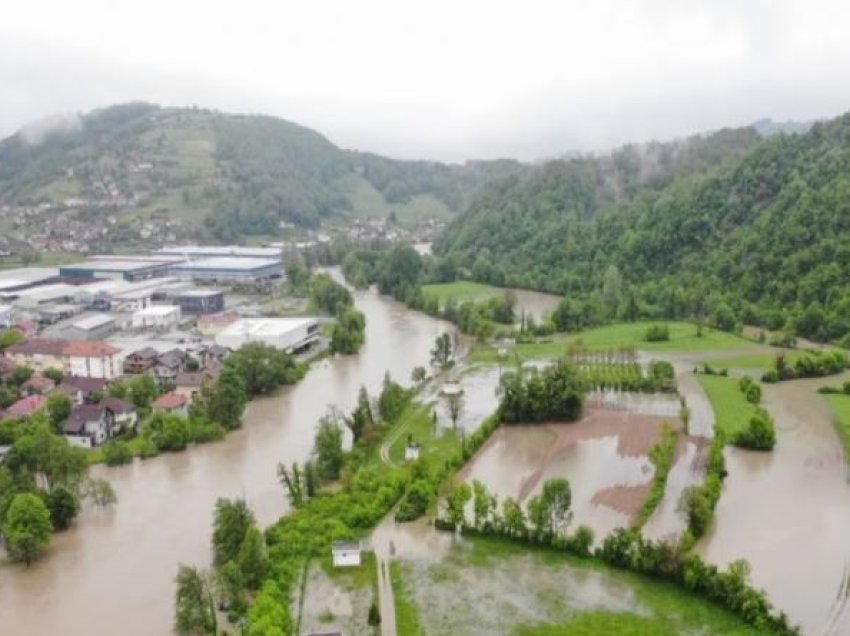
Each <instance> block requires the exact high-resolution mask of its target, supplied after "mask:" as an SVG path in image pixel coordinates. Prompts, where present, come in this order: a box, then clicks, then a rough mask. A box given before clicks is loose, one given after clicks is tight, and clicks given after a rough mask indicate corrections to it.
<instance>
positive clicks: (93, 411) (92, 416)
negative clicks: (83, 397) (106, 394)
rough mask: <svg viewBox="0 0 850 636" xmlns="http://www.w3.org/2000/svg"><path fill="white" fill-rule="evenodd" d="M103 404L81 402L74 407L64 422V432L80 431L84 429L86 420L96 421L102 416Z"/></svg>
mask: <svg viewBox="0 0 850 636" xmlns="http://www.w3.org/2000/svg"><path fill="white" fill-rule="evenodd" d="M103 410H104V406H103V405H102V404H81V405H80V406H77V407H74V410H72V411H71V414H70V415H69V416H68V421H67V422H65V432H66V433H81V432H82V431H83V430H85V427H86V423H87V422H96V421H97V420H99V419H100V418H101V417H103Z"/></svg>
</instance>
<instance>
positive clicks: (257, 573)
mask: <svg viewBox="0 0 850 636" xmlns="http://www.w3.org/2000/svg"><path fill="white" fill-rule="evenodd" d="M268 562H269V557H268V553H267V550H266V541H265V539H263V533H262V532H260V531H259V530H258V529H257V528H256V527H254V526H251V527H250V528H248V531H247V532H246V533H245V538H244V539H242V545H241V546H240V547H239V556H238V557H237V559H236V563H238V564H239V569H240V570H241V571H242V576H243V577H244V580H245V585H246V586H247V587H248V589H251V590H256V589H257V588H259V587H260V583H261V582H262V580H263V576H265V573H266V569H267V568H268Z"/></svg>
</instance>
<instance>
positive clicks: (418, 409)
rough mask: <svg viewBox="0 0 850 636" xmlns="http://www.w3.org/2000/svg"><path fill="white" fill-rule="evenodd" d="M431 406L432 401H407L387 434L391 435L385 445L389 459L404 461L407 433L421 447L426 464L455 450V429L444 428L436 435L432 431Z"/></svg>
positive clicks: (437, 461) (457, 438) (439, 463)
mask: <svg viewBox="0 0 850 636" xmlns="http://www.w3.org/2000/svg"><path fill="white" fill-rule="evenodd" d="M435 408H436V405H435V404H421V403H419V402H411V403H410V404H408V405H407V407H406V408H405V409H404V411H403V412H402V414H401V416H400V417H399V419H398V423H397V424H396V426H395V427H394V430H393V432H392V433H391V434H390V435H391V436H392V435H395V437H392V439H393V442H392V444H391V445H390V447H389V458H390V461H392V462H393V463H395V464H403V463H404V450H405V448H407V437H408V435H412V436H413V440H414V441H415V442H416V443H417V444H419V445H420V446H421V447H422V448H421V456H422V457H423V458H425V459H426V461H427V462H428V464H430V465H433V466H442V465H443V463H445V461H446V460H448V459H449V458H451V457H452V456H453V455H455V454H456V453H457V452H458V449H459V448H460V435H458V433H457V431H445V432H444V433H443V434H442V435H440V436H437V435H436V434H435V431H434V420H433V417H432V412H433V411H434V409H435Z"/></svg>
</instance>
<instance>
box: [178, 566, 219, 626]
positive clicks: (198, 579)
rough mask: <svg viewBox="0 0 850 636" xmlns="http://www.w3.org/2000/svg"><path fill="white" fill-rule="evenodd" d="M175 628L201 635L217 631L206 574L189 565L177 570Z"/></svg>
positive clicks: (213, 606)
mask: <svg viewBox="0 0 850 636" xmlns="http://www.w3.org/2000/svg"><path fill="white" fill-rule="evenodd" d="M176 583H177V589H176V590H175V598H174V628H175V631H176V632H177V633H178V634H181V636H182V635H185V636H200V635H204V634H215V633H216V631H217V625H216V615H215V605H214V603H213V599H212V595H211V594H210V590H209V585H208V584H207V581H206V579H205V578H204V575H203V574H201V572H200V571H199V570H198V569H197V568H195V567H191V566H188V565H182V564H181V565H180V566H179V568H178V570H177V578H176Z"/></svg>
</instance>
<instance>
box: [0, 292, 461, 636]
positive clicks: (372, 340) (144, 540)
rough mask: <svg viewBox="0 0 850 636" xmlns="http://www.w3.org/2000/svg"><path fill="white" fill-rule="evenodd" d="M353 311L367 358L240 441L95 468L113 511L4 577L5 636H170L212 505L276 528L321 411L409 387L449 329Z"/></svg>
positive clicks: (374, 302)
mask: <svg viewBox="0 0 850 636" xmlns="http://www.w3.org/2000/svg"><path fill="white" fill-rule="evenodd" d="M355 302H356V303H357V306H358V308H359V309H360V310H361V311H363V312H364V313H365V314H366V320H367V324H366V333H367V338H366V344H365V345H364V347H363V349H362V350H361V352H360V354H359V355H356V356H352V357H343V358H340V357H337V358H335V359H332V360H327V361H324V362H320V363H318V364H317V365H315V366H314V367H313V368H312V369H311V370H310V372H309V373H308V374H307V376H306V377H305V378H304V379H303V380H302V381H301V382H300V383H299V384H298V385H296V386H294V387H290V388H287V389H284V390H283V391H281V392H280V393H279V394H277V395H275V396H273V397H269V398H265V399H260V400H256V401H254V402H252V403H251V404H250V405H249V406H248V409H247V411H246V413H245V418H244V426H243V428H242V430H240V431H237V432H235V433H232V434H230V435H229V436H228V437H227V438H226V439H225V440H224V441H222V442H219V443H214V444H208V445H204V446H199V447H196V448H192V449H190V450H189V451H187V452H184V453H178V454H173V455H163V456H160V457H158V458H155V459H150V460H147V461H144V462H141V461H138V460H137V461H135V462H134V463H133V464H131V465H129V466H124V467H121V468H105V467H98V468H96V469H95V470H94V471H93V472H94V474H95V476H98V477H100V476H105V477H108V478H109V480H110V481H111V482H112V484H113V486H114V487H115V491H116V492H117V494H118V505H117V506H116V507H115V509H114V510H110V511H101V510H93V509H86V510H85V511H84V512H83V513H82V514H81V515H80V517H79V518H78V520H77V522H76V524H75V526H74V528H73V529H71V530H70V531H68V532H64V533H59V534H56V535H54V538H53V544H52V547H51V548H50V550H49V552H48V553H47V554H46V555H45V557H44V558H43V559H42V560H41V561H39V562H38V563H36V564H35V565H33V566H32V567H30V568H24V567H21V566H19V565H2V566H0V633H3V634H9V635H12V634H14V635H18V634H21V635H23V634H32V635H40V634H67V635H68V636H76V635H81V636H82V635H89V634H125V635H129V634H139V635H143V634H144V635H145V636H149V635H150V634H167V633H170V632H171V626H172V613H173V609H172V601H173V595H174V594H173V590H174V585H173V579H174V576H175V574H176V572H177V564H178V563H181V562H183V563H194V564H200V565H206V564H207V563H209V561H210V547H209V546H210V541H209V537H210V532H211V523H212V512H213V506H214V505H215V500H216V498H218V497H240V496H244V497H245V498H246V499H247V500H248V502H249V504H250V505H251V507H252V508H253V509H254V511H255V512H256V514H257V517H258V519H259V521H260V523H261V524H268V523H271V522H272V521H273V520H274V519H276V518H277V517H278V516H279V515H280V514H281V513H282V512H284V510H285V508H286V497H285V495H284V491H283V489H282V488H281V486H280V485H279V484H278V483H277V480H276V476H275V467H276V465H277V462H279V461H284V462H287V463H289V462H292V461H296V460H297V461H303V460H304V459H306V458H307V456H308V454H309V453H310V450H311V447H312V443H313V428H314V426H315V424H316V422H317V420H318V419H319V418H320V417H321V416H322V414H323V413H324V412H325V409H326V407H327V406H328V405H329V404H336V405H338V406H339V407H341V408H343V409H345V410H349V409H351V408H352V407H353V406H354V404H355V402H356V399H357V392H358V390H359V388H360V385H361V384H363V385H366V387H367V388H368V389H369V392H370V393H372V394H375V393H376V392H378V391H380V387H381V382H382V380H383V377H384V372H385V371H387V370H389V371H390V373H391V374H392V376H393V377H394V378H396V379H397V380H399V381H401V382H403V383H408V382H409V380H410V373H411V371H412V370H413V368H414V367H415V366H419V365H427V364H428V360H429V358H430V353H429V352H430V349H431V347H432V345H433V342H434V339H435V338H436V337H437V335H439V334H440V333H442V332H443V331H445V330H447V329H450V328H451V325H448V324H446V323H441V322H439V321H436V320H434V319H432V318H429V317H428V316H425V315H424V314H420V313H416V312H411V311H408V310H407V309H405V308H404V307H403V306H402V305H400V304H398V303H396V302H393V301H392V300H389V299H386V298H382V297H378V296H377V295H375V294H374V293H372V292H362V293H360V292H358V293H356V294H355Z"/></svg>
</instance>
